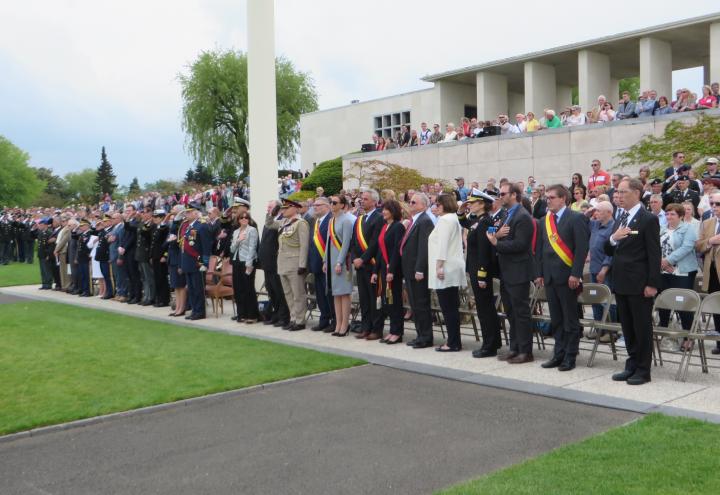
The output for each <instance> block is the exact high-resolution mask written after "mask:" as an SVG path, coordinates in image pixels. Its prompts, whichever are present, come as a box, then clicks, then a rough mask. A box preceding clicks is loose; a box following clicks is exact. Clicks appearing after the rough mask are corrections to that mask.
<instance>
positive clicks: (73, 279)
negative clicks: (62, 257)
mask: <svg viewBox="0 0 720 495" xmlns="http://www.w3.org/2000/svg"><path fill="white" fill-rule="evenodd" d="M70 288H71V289H72V291H71V292H74V293H76V294H77V293H78V292H79V291H80V282H79V272H78V266H77V264H76V263H75V262H74V261H71V262H70Z"/></svg>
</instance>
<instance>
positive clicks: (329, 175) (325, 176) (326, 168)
mask: <svg viewBox="0 0 720 495" xmlns="http://www.w3.org/2000/svg"><path fill="white" fill-rule="evenodd" d="M285 175H287V174H285ZM318 186H320V187H322V188H323V189H324V190H325V194H326V195H327V194H337V193H338V192H339V191H340V190H341V189H342V187H343V171H342V158H334V159H332V160H327V161H324V162H322V163H319V164H318V165H317V166H316V167H315V170H313V171H312V173H311V174H310V175H309V176H308V177H307V178H306V179H305V180H304V181H303V183H302V190H303V191H314V190H315V189H317V188H318Z"/></svg>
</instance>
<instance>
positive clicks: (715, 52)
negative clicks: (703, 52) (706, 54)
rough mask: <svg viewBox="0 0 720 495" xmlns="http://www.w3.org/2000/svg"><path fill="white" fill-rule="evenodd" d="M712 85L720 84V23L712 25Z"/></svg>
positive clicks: (710, 80)
mask: <svg viewBox="0 0 720 495" xmlns="http://www.w3.org/2000/svg"><path fill="white" fill-rule="evenodd" d="M709 72H710V77H709V81H708V82H710V83H714V82H720V22H715V23H713V24H710V71H709Z"/></svg>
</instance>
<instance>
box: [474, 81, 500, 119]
mask: <svg viewBox="0 0 720 495" xmlns="http://www.w3.org/2000/svg"><path fill="white" fill-rule="evenodd" d="M475 81H476V91H477V113H478V119H482V120H493V119H495V118H497V116H498V114H500V113H507V111H508V90H507V77H505V76H503V75H502V74H495V73H493V72H478V73H477V74H476V75H475Z"/></svg>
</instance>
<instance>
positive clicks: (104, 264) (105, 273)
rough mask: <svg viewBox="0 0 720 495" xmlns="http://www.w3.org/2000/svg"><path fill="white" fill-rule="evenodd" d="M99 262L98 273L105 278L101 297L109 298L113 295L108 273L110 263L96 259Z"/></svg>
mask: <svg viewBox="0 0 720 495" xmlns="http://www.w3.org/2000/svg"><path fill="white" fill-rule="evenodd" d="M98 263H100V273H102V276H103V280H105V294H103V297H107V298H110V297H112V296H113V284H112V276H111V275H110V263H109V262H107V261H98Z"/></svg>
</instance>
